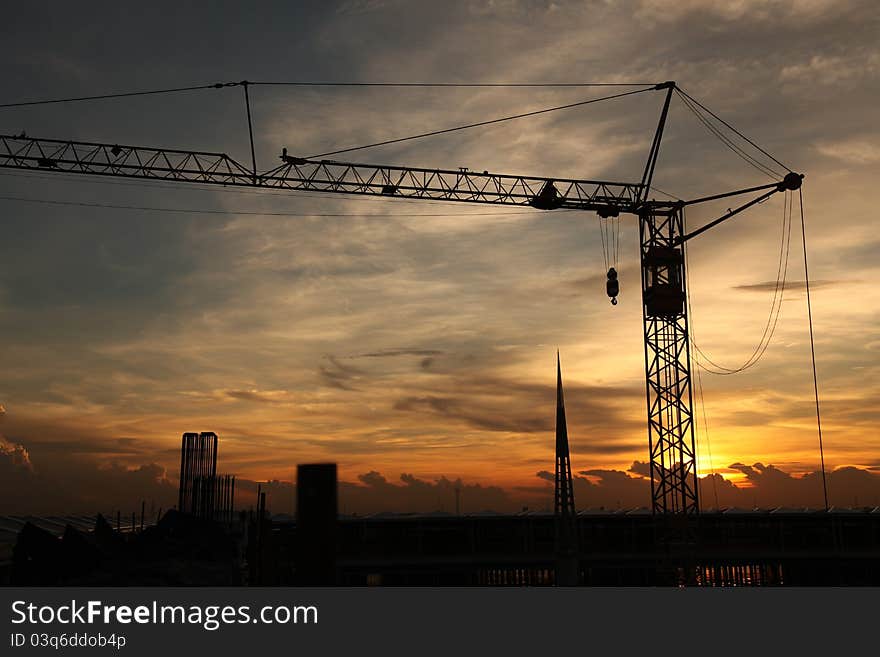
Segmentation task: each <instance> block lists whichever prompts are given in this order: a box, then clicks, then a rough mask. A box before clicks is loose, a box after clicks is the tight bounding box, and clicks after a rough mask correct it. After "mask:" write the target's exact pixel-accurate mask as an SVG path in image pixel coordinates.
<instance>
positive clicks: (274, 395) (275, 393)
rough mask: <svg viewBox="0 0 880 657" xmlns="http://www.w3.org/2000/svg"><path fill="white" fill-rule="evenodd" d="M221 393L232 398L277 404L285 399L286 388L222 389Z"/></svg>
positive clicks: (286, 394)
mask: <svg viewBox="0 0 880 657" xmlns="http://www.w3.org/2000/svg"><path fill="white" fill-rule="evenodd" d="M223 394H224V395H225V396H227V397H230V398H232V399H238V400H242V401H252V402H258V403H261V404H277V403H279V402H283V401H285V400H286V398H287V396H288V392H287V391H286V390H224V391H223Z"/></svg>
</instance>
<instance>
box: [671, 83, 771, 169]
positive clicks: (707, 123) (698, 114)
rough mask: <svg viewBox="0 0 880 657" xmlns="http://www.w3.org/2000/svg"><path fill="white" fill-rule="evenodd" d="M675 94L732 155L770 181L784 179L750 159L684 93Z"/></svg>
mask: <svg viewBox="0 0 880 657" xmlns="http://www.w3.org/2000/svg"><path fill="white" fill-rule="evenodd" d="M676 92H678V94H679V98H680V99H681V101H682V103H683V104H684V106H685V107H687V108H688V109H689V110H690V111H691V113H693V115H694V116H695V117H697V119H698V120H699V121H700V123H702V124H703V126H704V127H705V128H706V129H707V130H708V131H709V132H710V133H711V134H712V135H713V136H715V137H716V138H717V139H718V140H719V141H720V142H721V143H722V144H724V145H725V146H726V147H727V148H728V149H729V150H731V151H733V153H734V154H735V155H737V156H738V157H739V158H740V159H742V160H743V161H745V162H746V163H747V164H749V165H750V166H751V167H753V168H755V169H757V170H758V171H760V172H761V173H762V174H764V175H765V176H767V177H768V178H771V179H773V180H780V179H781V178H783V177H784V174H782V173H780V172H778V171H776V170H775V169H773V168H771V167H769V166H767V165H765V164H763V163H762V162H760V161H759V160H758V159H756V158H754V157H752V156H751V155H749V154H748V153H747V152H746V151H745V150H744V149H742V148H741V147H740V146H738V145H737V144H736V143H735V142H734V141H733V140H732V139H730V138H729V137H727V136H726V135H725V134H724V133H723V132H722V131H721V129H720V128H718V127H717V126H715V125H713V124H712V122H711V121H709V120H708V119H707V118H706V117H705V116H704V115H703V114H702V113H701V112H700V111H699V110H698V109H697V107H696V106H695V105H694V104H693V103H692V102H691V100H692V99H691V97H690V96H688V95H687V94H684V92H681V91H679V90H678V88H676ZM689 99H691V100H689ZM693 102H694V103H695V102H696V101H693ZM701 107H703V106H702V105H701ZM712 116H715V115H714V114H712ZM719 120H720V119H719ZM724 125H728V126H729V124H728V123H724ZM731 129H732V130H733V131H734V132H735V133H736V134H738V135H740V136H741V137H743V135H742V133H740V132H739V131H737V130H736V129H735V128H731ZM743 139H745V140H746V141H748V142H749V143H750V144H751V143H753V142H752V141H751V140H749V139H748V138H747V137H743ZM756 148H758V150H760V151H761V152H765V151H764V150H763V149H761V148H760V147H757V146H756ZM769 157H771V159H774V161H775V158H773V156H769ZM783 166H784V165H783Z"/></svg>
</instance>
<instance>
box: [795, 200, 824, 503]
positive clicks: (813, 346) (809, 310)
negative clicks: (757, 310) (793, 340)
mask: <svg viewBox="0 0 880 657" xmlns="http://www.w3.org/2000/svg"><path fill="white" fill-rule="evenodd" d="M798 196H799V200H800V204H799V205H800V211H801V236H802V238H803V245H804V286H805V288H806V292H807V319H808V322H809V325H810V359H811V361H812V365H813V393H814V395H815V399H816V427H817V429H818V431H819V459H820V465H821V466H822V495H823V496H824V499H825V511H826V512H827V511H828V509H829V506H828V481H827V479H826V478H825V447H824V445H823V444H822V417H821V415H820V414H819V379H818V376H817V375H816V344H815V341H814V339H813V306H812V303H811V302H810V274H809V270H808V269H807V228H806V222H805V221H804V190H803V186H801V187H800V188H799V189H798Z"/></svg>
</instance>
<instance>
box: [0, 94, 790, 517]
mask: <svg viewBox="0 0 880 657" xmlns="http://www.w3.org/2000/svg"><path fill="white" fill-rule="evenodd" d="M240 84H243V85H244V88H245V98H246V101H247V102H248V118H249V129H251V126H250V105H249V99H248V98H247V84H248V83H240ZM653 89H654V90H657V91H665V92H666V94H665V99H664V103H663V108H662V111H661V114H660V119H659V122H658V124H657V129H656V131H655V133H654V139H653V142H652V144H651V149H650V152H649V155H648V159H647V162H646V165H645V169H644V172H643V175H642V179H641V181H640V182H639V183H631V182H611V181H596V180H576V179H562V178H545V177H535V176H517V175H504V174H495V173H489V172H488V171H484V172H482V173H480V172H475V171H469V170H467V169H464V168H462V169H459V170H457V171H456V170H443V169H425V168H416V167H405V166H383V165H374V164H354V163H349V162H338V161H335V160H327V159H309V158H300V157H294V156H290V155H288V154H287V149H284V150H283V151H282V154H281V160H282V163H281V164H280V165H278V166H276V167H274V168H272V169H270V170H268V171H265V172H263V173H259V172H258V171H257V169H256V163H255V159H254V158H252V159H253V161H254V165H253V167H252V168H250V169H248V168H247V167H245V166H244V165H242V164H240V163H239V162H237V161H236V160H234V159H232V158H231V157H229V156H228V155H226V154H225V153H211V152H202V151H191V150H174V149H163V148H145V147H138V146H125V145H120V144H108V143H96V142H79V141H71V140H55V139H40V138H33V137H28V136H26V135H24V134H22V135H18V136H15V135H0V167H4V168H13V169H37V170H41V171H54V172H63V173H76V174H85V175H94V176H110V177H124V178H139V179H149V180H162V181H175V182H185V183H202V184H209V185H222V186H236V187H257V188H268V189H276V190H277V189H281V190H290V191H298V190H299V191H312V192H328V193H342V194H360V195H370V196H384V197H387V198H406V199H427V200H434V201H453V202H464V203H486V204H493V205H517V206H531V207H534V208H537V209H540V210H554V209H560V208H562V209H570V210H586V211H592V212H596V213H598V214H599V216H601V217H605V218H607V217H614V216H618V215H619V214H633V215H636V216H637V217H638V221H639V236H640V240H639V242H640V249H639V254H640V258H639V260H640V269H641V290H642V317H643V325H644V350H645V381H646V383H645V394H646V402H647V411H648V445H649V451H650V473H651V498H652V500H651V502H652V510H653V512H654V513H655V514H664V515H669V514H675V515H685V516H688V515H693V514H697V513H699V508H700V507H699V492H698V486H697V481H698V479H697V470H696V450H695V440H694V424H693V412H692V405H693V399H692V389H691V355H690V340H689V333H688V316H687V294H688V291H687V288H686V276H685V269H684V268H685V257H684V255H685V254H684V251H685V243H686V242H687V241H688V240H690V239H691V238H693V237H696V236H697V235H699V234H701V233H703V232H704V231H705V230H708V229H709V228H711V227H713V226H716V225H717V224H719V223H721V222H722V221H725V220H726V219H728V218H730V217H732V216H734V215H736V214H738V213H740V212H742V211H743V210H746V209H747V208H749V207H751V206H753V205H755V204H757V203H760V202H762V201H763V200H765V199H766V198H768V197H770V196H772V195H773V194H775V193H777V192H785V191H793V190H797V189H799V188H800V186H801V182H802V180H803V175H802V174H798V173H794V172H789V173H788V174H787V175H785V176H784V178H782V180H779V181H777V182H773V183H769V184H766V185H759V186H756V187H750V188H747V189H739V190H735V191H730V192H724V193H721V194H715V195H713V196H706V197H702V198H697V199H692V200H687V201H681V200H678V201H657V200H648V198H647V196H648V193H649V191H650V190H651V182H652V179H653V174H654V169H655V167H656V164H657V159H658V156H659V152H660V144H661V141H662V138H663V130H664V127H665V125H666V119H667V116H668V112H669V105H670V101H671V99H672V94H673V92H674V91H675V90H676V84H675V82H671V81H668V82H663V83H660V84H657V85H656V86H654V87H653ZM251 151H252V154H253V132H252V130H251ZM756 192H760V195H758V196H756V197H754V198H752V199H751V200H749V201H748V202H746V203H744V204H742V205H740V206H739V207H737V208H735V209H731V210H728V212H727V213H726V214H724V215H723V216H721V217H719V218H717V219H715V220H714V221H711V222H709V223H708V224H706V225H704V226H703V227H701V228H699V229H697V230H694V231H692V232H690V233H685V225H684V216H683V213H684V208H685V207H686V206H688V205H694V204H697V203H703V202H707V201H714V200H718V199H722V198H727V197H731V196H737V195H740V194H749V193H756Z"/></svg>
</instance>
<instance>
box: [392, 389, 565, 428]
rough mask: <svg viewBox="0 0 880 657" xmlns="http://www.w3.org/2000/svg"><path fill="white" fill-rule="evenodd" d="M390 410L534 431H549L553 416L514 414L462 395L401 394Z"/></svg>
mask: <svg viewBox="0 0 880 657" xmlns="http://www.w3.org/2000/svg"><path fill="white" fill-rule="evenodd" d="M394 410H396V411H411V412H424V411H428V412H430V413H432V414H434V415H440V416H443V417H444V418H447V419H450V420H458V421H461V422H464V423H466V424H469V425H470V426H472V427H476V428H478V429H486V430H488V431H512V432H516V433H537V432H540V431H550V430H551V429H552V428H553V420H552V419H550V418H546V417H534V414H533V413H525V414H524V415H521V416H519V417H517V416H515V411H513V410H511V409H510V408H508V407H507V406H506V405H498V406H496V407H488V406H484V405H480V404H478V403H474V402H473V401H472V400H470V399H468V398H464V397H462V398H451V397H431V396H428V397H404V398H402V399H398V400H397V401H395V402H394Z"/></svg>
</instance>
